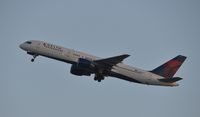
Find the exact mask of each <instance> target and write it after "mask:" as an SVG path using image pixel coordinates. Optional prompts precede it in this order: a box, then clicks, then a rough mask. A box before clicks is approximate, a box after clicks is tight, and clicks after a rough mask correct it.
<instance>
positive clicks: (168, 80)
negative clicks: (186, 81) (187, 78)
mask: <svg viewBox="0 0 200 117" xmlns="http://www.w3.org/2000/svg"><path fill="white" fill-rule="evenodd" d="M182 79H183V78H180V77H173V78H163V79H158V80H159V81H161V82H166V83H173V82H177V81H179V80H182Z"/></svg>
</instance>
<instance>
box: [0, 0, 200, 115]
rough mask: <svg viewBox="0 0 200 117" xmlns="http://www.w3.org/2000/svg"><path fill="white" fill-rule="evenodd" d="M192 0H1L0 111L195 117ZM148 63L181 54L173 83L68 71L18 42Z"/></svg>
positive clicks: (199, 95)
mask: <svg viewBox="0 0 200 117" xmlns="http://www.w3.org/2000/svg"><path fill="white" fill-rule="evenodd" d="M199 11H200V2H199V0H138V1H133V0H121V1H119V0H99V1H96V0H68V1H62V0H55V1H53V0H33V1H28V0H1V1H0V40H1V43H0V52H1V61H0V65H1V66H0V71H1V72H0V73H1V77H0V94H1V96H0V116H1V117H55V116H56V117H77V116H82V117H87V116H89V117H94V116H95V117H122V116H123V117H133V116H137V117H144V116H148V117H155V116H160V117H172V116H176V117H189V116H193V117H199V116H200V101H199V99H200V91H199V83H200V78H199V74H198V73H199V72H200V71H199V66H200V62H199V60H200V54H199V50H200V47H199V44H200V40H199V37H200V22H199V21H200V13H199ZM32 39H36V40H44V41H47V42H50V43H54V44H57V45H61V46H64V47H68V48H73V49H77V50H81V51H84V52H88V53H91V54H94V55H96V56H99V57H110V56H114V55H118V54H122V53H127V54H130V55H131V57H129V58H127V59H126V60H125V61H124V63H126V64H129V65H132V66H135V67H139V68H143V69H146V70H151V69H153V68H155V67H157V66H159V65H160V64H162V63H164V62H165V61H167V60H169V59H171V58H173V57H175V56H176V55H179V54H182V55H185V56H187V57H188V58H187V60H186V62H185V63H184V64H183V66H182V67H181V69H180V70H179V71H178V72H177V73H176V76H180V77H183V78H184V79H183V80H182V81H180V82H179V83H180V86H179V87H173V88H171V87H157V86H146V85H141V84H136V83H129V82H127V81H123V80H119V79H115V78H110V77H108V78H107V79H105V80H104V81H102V82H101V83H98V82H95V81H94V80H93V76H91V77H78V76H73V75H72V74H70V72H69V71H70V65H69V64H65V63H62V62H59V61H55V60H51V59H47V58H44V57H38V58H37V59H36V61H35V62H34V63H31V62H30V59H31V56H29V55H27V54H26V53H25V52H24V51H22V50H21V49H20V48H19V47H18V46H19V44H20V43H22V42H24V41H26V40H32Z"/></svg>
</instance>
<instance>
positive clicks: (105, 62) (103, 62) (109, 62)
mask: <svg viewBox="0 0 200 117" xmlns="http://www.w3.org/2000/svg"><path fill="white" fill-rule="evenodd" d="M129 56H130V55H128V54H123V55H119V56H114V57H110V58H105V59H99V60H95V61H94V62H95V63H97V64H98V65H100V66H104V67H112V66H114V65H116V64H118V63H121V62H122V61H123V60H124V59H125V58H127V57H129Z"/></svg>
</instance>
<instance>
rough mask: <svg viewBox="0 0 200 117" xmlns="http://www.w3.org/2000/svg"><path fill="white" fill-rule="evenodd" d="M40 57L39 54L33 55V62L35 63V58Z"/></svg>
mask: <svg viewBox="0 0 200 117" xmlns="http://www.w3.org/2000/svg"><path fill="white" fill-rule="evenodd" d="M37 56H38V55H37V54H34V55H33V58H32V59H31V62H34V60H35V58H36V57H37Z"/></svg>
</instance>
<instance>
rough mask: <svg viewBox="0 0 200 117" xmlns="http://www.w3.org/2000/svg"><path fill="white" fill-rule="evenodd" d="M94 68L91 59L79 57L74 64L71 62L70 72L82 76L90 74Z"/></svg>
mask: <svg viewBox="0 0 200 117" xmlns="http://www.w3.org/2000/svg"><path fill="white" fill-rule="evenodd" d="M94 70H95V65H94V63H93V62H92V61H90V60H87V59H83V58H79V60H78V62H77V63H76V64H73V65H72V67H71V70H70V72H71V73H72V74H74V75H78V76H82V75H86V76H90V75H91V73H93V71H94Z"/></svg>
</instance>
